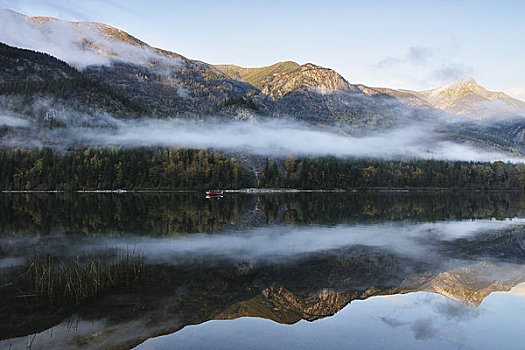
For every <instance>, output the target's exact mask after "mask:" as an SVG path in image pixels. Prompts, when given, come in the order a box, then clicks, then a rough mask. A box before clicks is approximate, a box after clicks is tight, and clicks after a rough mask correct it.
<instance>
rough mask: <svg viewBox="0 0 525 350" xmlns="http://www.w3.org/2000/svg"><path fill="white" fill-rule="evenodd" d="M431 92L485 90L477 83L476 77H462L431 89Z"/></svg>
mask: <svg viewBox="0 0 525 350" xmlns="http://www.w3.org/2000/svg"><path fill="white" fill-rule="evenodd" d="M431 91H432V92H433V93H442V92H444V91H462V92H468V91H471V92H482V91H487V90H486V89H485V88H484V87H482V86H481V85H479V84H478V83H477V81H476V79H474V78H472V77H467V78H463V79H460V80H456V81H453V82H450V83H447V84H445V85H443V86H441V87H439V88H437V89H434V90H431Z"/></svg>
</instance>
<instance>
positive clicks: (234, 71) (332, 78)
mask: <svg viewBox="0 0 525 350" xmlns="http://www.w3.org/2000/svg"><path fill="white" fill-rule="evenodd" d="M215 67H216V68H217V69H219V70H221V71H222V72H224V73H225V74H227V75H228V76H230V77H231V78H233V79H237V80H242V81H245V82H247V83H249V84H251V85H252V86H254V87H256V88H257V89H259V90H260V91H261V92H262V93H263V94H265V95H267V96H270V97H271V98H272V99H274V100H277V99H280V98H282V97H283V96H284V95H286V94H288V93H290V92H293V91H297V90H303V89H304V90H311V91H315V92H319V93H329V92H334V91H352V92H358V91H359V90H358V89H357V88H356V87H354V86H353V85H351V84H350V83H348V82H347V81H346V80H345V79H344V78H343V77H342V76H341V75H339V74H338V73H337V72H335V71H333V70H331V69H328V68H323V67H319V66H316V65H314V64H312V63H307V64H303V65H299V64H297V63H295V62H291V61H287V62H278V63H276V64H274V65H271V66H269V67H262V68H242V67H238V66H235V65H217V66H215Z"/></svg>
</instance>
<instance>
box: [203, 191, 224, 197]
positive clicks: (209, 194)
mask: <svg viewBox="0 0 525 350" xmlns="http://www.w3.org/2000/svg"><path fill="white" fill-rule="evenodd" d="M222 197H223V194H222V192H212V191H206V198H222Z"/></svg>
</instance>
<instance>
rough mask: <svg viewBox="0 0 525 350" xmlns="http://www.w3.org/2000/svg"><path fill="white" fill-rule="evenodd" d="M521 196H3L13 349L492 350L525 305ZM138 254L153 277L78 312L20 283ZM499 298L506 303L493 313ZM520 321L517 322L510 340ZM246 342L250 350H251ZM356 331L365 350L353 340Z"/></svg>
mask: <svg viewBox="0 0 525 350" xmlns="http://www.w3.org/2000/svg"><path fill="white" fill-rule="evenodd" d="M524 199H525V198H524V196H523V195H521V194H517V193H505V194H499V193H491V194H472V195H470V194H469V195H467V194H462V195H461V196H460V195H453V194H395V195H393V194H346V193H345V194H321V195H317V194H285V195H282V194H272V195H260V196H257V195H228V196H225V197H224V198H223V199H222V200H221V201H207V200H206V199H205V198H204V197H202V196H199V195H196V194H162V195H157V194H140V195H136V194H122V195H113V194H91V195H90V194H81V195H67V196H65V195H59V194H45V195H15V194H9V195H8V194H4V195H2V196H0V206H1V209H2V211H1V214H0V230H1V231H0V232H1V240H0V271H1V275H0V277H1V278H2V279H0V285H1V286H2V287H0V295H1V298H2V301H4V302H3V303H2V304H1V306H0V315H1V320H0V321H1V322H0V347H1V348H4V347H5V348H9V347H10V346H11V348H12V349H16V348H26V347H27V345H28V342H31V346H32V348H34V349H39V348H55V349H60V348H64V349H70V348H80V349H100V348H108V349H113V348H114V349H122V348H131V347H134V346H138V345H139V344H142V345H140V348H144V349H150V348H154V349H157V348H171V347H173V346H174V344H179V346H181V347H183V348H185V347H189V348H191V347H193V348H206V347H210V346H211V345H214V347H217V348H240V347H241V345H242V344H244V347H245V348H257V347H258V346H259V347H263V348H267V347H270V348H271V347H277V346H278V345H279V344H281V345H282V346H284V347H288V348H294V347H303V348H318V347H319V346H315V344H317V345H320V344H319V343H318V342H316V341H313V340H312V337H313V335H314V334H317V336H318V337H320V335H321V334H324V333H326V334H329V336H328V337H327V336H322V337H321V338H322V339H323V344H325V346H330V347H331V348H337V347H339V348H348V346H349V344H350V345H352V344H354V345H355V346H357V345H356V344H361V346H363V344H364V345H366V344H369V345H370V347H374V346H376V347H379V345H380V344H383V346H384V345H385V344H386V345H388V344H390V340H389V339H393V338H392V337H394V338H396V339H397V338H399V339H398V344H399V348H401V347H404V348H411V347H412V348H417V346H415V344H419V346H425V347H438V346H441V347H443V346H445V347H449V348H450V347H458V348H459V347H464V348H479V347H478V346H475V345H476V344H478V345H479V344H480V343H479V342H477V341H474V340H472V337H471V335H472V334H476V332H481V331H480V329H482V327H484V326H486V324H488V323H489V322H492V321H493V320H492V319H491V317H493V318H497V317H501V315H500V313H501V312H502V310H506V308H511V309H512V307H510V306H508V305H507V304H509V303H511V304H512V305H514V309H512V311H513V312H511V313H509V314H508V315H509V317H510V318H512V317H517V315H519V313H517V311H515V310H520V308H523V306H524V304H525V303H524V302H523V301H522V298H520V297H517V296H516V295H517V294H519V290H521V289H520V288H521V287H520V285H519V284H520V283H522V282H525V265H524V262H525V225H524V224H525V222H524V221H523V220H522V219H521V218H525V215H523V214H524V213H523V209H522V208H525V206H523V205H522V204H523V203H524V202H523V201H524ZM49 208H55V210H53V211H51V210H49ZM129 249H132V250H133V251H136V252H139V253H140V254H142V257H143V259H144V263H145V267H144V270H145V273H144V274H143V275H141V277H140V278H139V279H137V280H133V281H132V282H130V283H127V284H126V285H123V286H115V287H114V288H111V289H110V290H105V291H104V292H102V293H100V294H98V295H96V296H95V297H92V298H88V299H86V300H84V301H82V302H81V303H80V304H72V303H56V302H50V301H49V300H46V298H42V297H35V296H31V295H26V296H22V295H20V293H17V292H16V291H14V290H12V289H10V287H9V283H10V281H9V278H10V276H11V275H10V273H11V272H13V271H16V272H22V274H23V271H24V269H25V268H26V264H27V260H26V259H27V257H28V256H30V255H31V254H32V252H35V251H38V252H40V253H45V254H48V255H50V256H53V257H56V258H58V257H59V258H60V259H63V261H64V263H65V264H68V263H72V262H74V261H75V259H76V257H77V256H79V255H81V254H83V253H85V252H89V254H91V255H92V256H94V257H98V256H100V257H102V256H103V255H104V254H106V255H107V254H116V253H117V252H122V251H126V250H129ZM516 286H518V287H516ZM513 288H514V289H513ZM499 291H514V293H515V294H511V295H512V297H509V296H508V294H504V295H505V297H500V295H503V294H501V293H495V292H499ZM516 291H518V292H516ZM413 292H416V293H413ZM425 292H431V293H436V294H428V293H425ZM407 293H409V294H407ZM445 297H446V298H445ZM514 297H516V298H517V299H515V298H514ZM498 298H500V299H501V298H505V301H504V302H502V303H498V300H499V299H498ZM509 298H510V299H509ZM507 299H508V300H510V301H508V300H507ZM360 300H363V301H360ZM397 300H399V301H400V303H401V304H397ZM489 300H495V301H494V302H492V301H491V303H488V304H489V306H490V312H489V311H487V312H485V311H483V310H484V307H485V304H487V301H489ZM403 305H404V306H403ZM407 305H408V306H407ZM416 305H417V308H416V307H415V306H416ZM343 308H344V310H343V311H341V310H342V309H343ZM410 310H412V311H410ZM416 311H417V312H416ZM336 314H337V315H336ZM333 315H335V316H334V317H330V316H333ZM436 315H438V316H439V315H440V316H439V317H438V316H436ZM491 315H492V316H491ZM482 316H483V317H482ZM245 317H257V318H260V319H261V320H254V319H250V318H245ZM262 319H264V320H262ZM212 320H215V321H212ZM219 320H221V321H219ZM226 320H235V321H226ZM267 320H269V321H267ZM480 320H481V321H480ZM208 321H211V322H208ZM270 321H271V322H270ZM306 321H315V322H312V323H309V322H306ZM268 322H270V323H268ZM454 322H456V323H458V322H459V323H461V326H462V327H463V328H462V329H463V331H465V332H463V333H461V332H462V329H460V328H461V327H459V328H458V327H454ZM512 322H514V323H512ZM516 323H519V320H517V319H509V320H507V321H506V322H504V324H509V325H508V328H507V329H508V332H512V330H513V329H514V328H513V325H514V324H516ZM201 324H202V325H201ZM278 324H289V325H294V326H293V327H291V328H279V327H278ZM192 325H199V326H192ZM344 325H348V327H346V326H344ZM188 326H189V327H188ZM183 328H184V329H183ZM498 329H499V328H498ZM258 330H260V332H259V333H258V334H255V333H257V332H258ZM466 330H468V332H467V331H466ZM502 332H503V331H502ZM171 333H174V334H172V335H170V336H166V337H160V338H155V339H151V340H149V341H146V340H147V339H149V338H152V337H157V336H160V335H166V334H171ZM35 334H36V336H35ZM247 334H253V335H254V337H253V342H254V343H253V344H252V343H250V342H248V343H246V342H243V340H245V341H247V340H246V339H248V338H246V337H245V336H246V335H247ZM343 334H346V335H345V336H343ZM498 334H499V333H498ZM228 335H230V336H228ZM350 335H352V337H354V338H353V339H354V340H353V341H357V340H358V339H361V338H362V340H361V341H362V342H361V343H352V342H350V343H348V341H350V340H349V338H348V337H349V336H350ZM507 335H512V336H514V335H516V336H518V335H521V333H507ZM270 338H271V339H270ZM518 338H519V336H518ZM250 339H252V338H250ZM257 339H258V340H259V341H260V343H259V345H257V344H256V343H255V340H257ZM285 339H289V341H285ZM345 339H346V340H345ZM366 339H368V340H369V341H368V342H367V341H366ZM372 339H374V341H373V342H372V341H371V340H372ZM512 339H514V340H515V339H517V338H516V337H514V338H512ZM514 340H513V341H514ZM145 341H146V342H145ZM279 341H282V343H279ZM381 341H385V342H386V343H381ZM413 341H417V342H420V343H411V342H413ZM500 342H504V340H503V339H500ZM250 344H251V345H250ZM403 344H404V345H403ZM485 344H490V342H488V343H485ZM505 344H506V343H505ZM509 344H510V343H509ZM521 344H523V342H522V343H521ZM252 345H253V346H252ZM265 345H266V346H265ZM402 345H403V346H402ZM485 348H487V347H486V346H485ZM509 348H512V347H509Z"/></svg>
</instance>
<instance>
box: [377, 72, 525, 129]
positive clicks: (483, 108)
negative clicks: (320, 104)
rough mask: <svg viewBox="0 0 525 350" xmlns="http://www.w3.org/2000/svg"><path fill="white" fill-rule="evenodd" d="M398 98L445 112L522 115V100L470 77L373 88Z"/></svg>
mask: <svg viewBox="0 0 525 350" xmlns="http://www.w3.org/2000/svg"><path fill="white" fill-rule="evenodd" d="M373 90H375V91H379V92H382V93H386V94H388V95H390V96H394V97H396V98H398V99H399V100H400V101H401V102H403V103H404V104H405V105H407V106H409V107H413V108H421V109H427V110H428V109H431V108H434V109H438V110H442V111H445V112H448V113H454V114H459V115H465V116H469V117H472V118H475V119H485V118H489V117H494V116H509V115H510V116H525V102H523V101H520V100H518V99H515V98H512V97H510V96H508V95H506V94H505V93H503V92H493V91H488V90H486V89H485V88H484V87H482V86H480V85H479V84H478V83H477V82H476V80H474V79H473V78H466V79H462V80H458V81H454V82H451V83H448V84H446V85H443V86H442V87H440V88H437V89H433V90H429V91H410V90H394V89H386V88H373Z"/></svg>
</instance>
